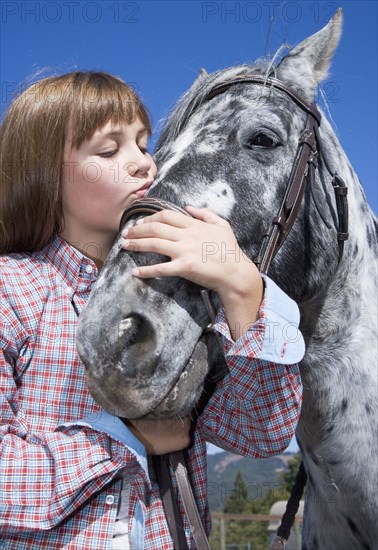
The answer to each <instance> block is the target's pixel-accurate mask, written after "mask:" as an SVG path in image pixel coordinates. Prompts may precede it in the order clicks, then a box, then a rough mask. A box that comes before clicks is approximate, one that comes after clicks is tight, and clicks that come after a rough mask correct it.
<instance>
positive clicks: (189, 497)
mask: <svg viewBox="0 0 378 550" xmlns="http://www.w3.org/2000/svg"><path fill="white" fill-rule="evenodd" d="M236 84H259V85H261V86H265V87H268V88H275V89H278V90H280V91H282V92H284V93H285V94H287V95H288V96H289V97H290V98H291V99H292V100H293V101H294V102H295V103H296V104H297V105H298V106H299V107H300V108H301V109H302V110H303V111H304V112H305V113H307V118H306V123H305V126H304V129H303V131H302V133H301V136H300V138H299V140H298V146H297V151H296V154H295V158H294V162H293V166H292V169H291V173H290V176H289V179H288V182H287V187H286V192H285V195H284V198H283V200H282V203H281V206H280V208H279V210H278V213H277V215H276V216H274V217H273V218H272V221H271V223H270V226H269V229H268V231H267V232H266V234H265V235H264V236H263V239H262V243H261V245H260V249H259V252H258V254H257V256H256V258H255V260H254V261H255V263H256V265H257V267H258V268H259V271H260V272H261V273H267V272H268V270H269V267H270V264H271V262H272V260H273V258H274V257H275V256H276V254H277V252H278V251H279V249H280V248H281V246H282V245H283V243H284V242H285V240H286V238H287V236H288V234H289V233H290V231H291V229H292V227H293V224H294V222H295V220H296V218H297V215H298V212H299V209H300V206H301V203H302V200H303V196H304V193H305V190H306V187H307V185H308V184H309V185H310V187H311V189H312V188H313V186H314V183H315V170H316V168H317V165H318V159H319V152H320V153H321V154H322V155H321V158H322V160H323V162H324V165H325V167H326V169H327V171H328V173H329V174H330V175H331V176H332V186H333V188H334V192H335V199H336V211H337V218H338V227H337V240H338V247H339V263H340V261H341V258H342V255H343V249H344V241H345V240H346V239H347V238H348V203H347V192H348V189H347V187H346V185H345V183H344V182H343V180H342V179H341V178H340V177H339V176H338V175H337V173H334V172H332V170H331V169H330V166H329V163H328V162H327V159H326V157H325V155H324V152H322V151H321V147H320V136H319V126H320V123H321V115H320V113H319V111H318V109H317V107H316V105H315V103H308V102H307V101H306V100H304V99H303V98H302V97H301V96H300V95H298V94H297V93H296V92H295V91H294V90H293V89H291V88H290V87H288V86H286V85H285V84H284V83H283V82H281V81H280V80H277V79H276V78H272V77H267V78H264V77H262V76H260V75H253V74H252V75H245V76H240V77H237V78H234V79H231V80H228V81H225V82H222V83H221V84H218V85H216V86H214V87H213V88H212V89H211V90H210V91H209V92H208V94H207V95H206V96H205V101H210V100H211V99H213V98H214V97H216V96H218V95H220V94H223V93H224V92H226V91H227V90H229V88H230V87H231V86H234V85H236ZM312 195H313V193H312ZM313 198H314V195H313ZM314 203H315V206H316V209H317V211H318V213H319V215H320V217H321V219H322V220H323V222H324V223H325V224H326V225H327V227H328V228H329V225H328V224H327V222H326V221H325V220H324V217H323V216H322V214H321V212H320V210H319V208H318V205H317V203H316V200H315V198H314ZM164 209H167V210H173V211H175V212H180V213H182V214H185V215H187V216H190V214H189V213H188V212H186V211H185V210H183V209H182V208H180V207H179V206H176V205H174V204H171V203H169V202H166V201H162V200H160V199H156V198H143V199H139V200H136V201H135V202H134V203H133V204H132V205H131V206H129V208H127V210H125V212H124V213H123V215H122V218H121V222H120V229H122V228H123V226H124V225H125V223H126V222H127V221H128V220H129V219H130V218H131V217H133V216H137V215H150V214H153V213H155V212H160V211H161V210H164ZM201 296H202V299H203V301H204V304H205V307H206V310H207V312H208V314H209V317H210V324H209V325H208V326H207V327H206V328H205V330H204V332H203V334H202V336H201V338H203V339H205V341H206V344H207V348H208V357H210V356H213V361H212V363H210V364H209V371H208V375H207V377H206V379H205V382H204V390H203V392H202V395H201V397H200V400H199V404H198V406H197V407H196V417H195V420H194V423H193V429H194V427H195V423H196V421H197V418H198V417H199V416H200V414H201V413H202V412H203V410H204V408H205V407H206V405H207V403H208V401H209V399H210V398H211V396H212V394H213V392H214V390H215V387H216V384H217V382H218V381H219V380H221V379H222V378H223V377H224V376H225V375H226V373H227V372H228V369H227V364H226V361H225V358H224V355H223V348H222V346H221V343H220V341H219V338H218V335H217V334H216V332H215V331H214V328H213V323H214V321H215V309H214V306H213V303H212V300H211V297H210V293H209V290H207V289H203V290H201ZM214 346H215V347H217V346H219V349H220V350H221V351H222V353H221V356H219V355H218V356H216V354H214V351H213V350H214ZM154 464H155V470H156V475H157V479H158V483H159V487H160V491H161V495H162V501H163V506H164V509H165V513H166V518H167V522H168V526H169V530H170V533H171V536H172V539H173V542H174V548H175V550H188V545H187V541H186V536H185V531H184V528H183V525H182V520H181V515H180V513H179V509H178V503H177V500H176V497H175V494H174V488H173V487H172V481H171V476H170V467H171V468H172V469H173V472H174V474H175V477H176V481H177V486H178V490H179V493H180V496H181V500H182V503H183V506H184V510H185V513H186V516H187V519H188V521H189V525H190V528H191V532H192V536H193V538H194V540H195V543H196V548H198V549H199V550H210V546H209V542H208V539H207V536H206V533H205V531H204V529H203V526H202V522H201V519H200V516H199V513H198V509H197V505H196V502H195V498H194V496H193V492H192V488H191V483H190V479H189V476H188V472H187V469H186V464H185V456H184V452H183V451H179V452H176V453H170V454H169V455H163V456H155V457H154ZM305 483H306V472H305V470H304V466H303V463H301V466H300V471H299V474H297V479H296V483H295V486H294V487H295V491H294V493H293V492H292V495H291V497H290V499H289V501H288V504H287V508H286V512H285V514H284V516H283V519H282V522H281V525H280V527H279V529H278V531H277V535H278V536H277V538H276V539H275V541H274V543H273V548H275V549H276V550H278V549H279V548H283V547H284V546H285V544H286V541H287V539H288V538H289V535H290V530H291V527H292V525H293V522H294V518H295V514H296V512H297V510H298V506H299V501H300V499H301V497H302V494H303V489H304V486H305Z"/></svg>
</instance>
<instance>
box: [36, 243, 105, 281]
mask: <svg viewBox="0 0 378 550" xmlns="http://www.w3.org/2000/svg"><path fill="white" fill-rule="evenodd" d="M37 257H38V259H39V260H40V261H41V262H44V263H45V262H46V263H49V264H50V265H51V266H52V267H53V269H55V270H56V271H57V272H58V273H59V274H60V276H61V277H62V278H63V280H64V282H65V283H66V284H67V285H68V286H69V287H71V288H72V289H73V290H76V289H77V287H78V285H79V283H80V282H81V281H82V280H83V279H86V281H87V283H88V282H90V281H94V280H96V279H97V276H98V269H97V266H96V264H95V263H94V261H93V260H91V259H90V258H87V257H86V256H84V254H83V253H82V252H80V251H79V250H77V249H76V248H74V247H73V246H71V245H70V244H68V242H67V241H65V240H64V239H62V237H60V236H59V235H54V236H53V237H52V238H51V240H50V241H49V242H48V243H47V245H46V246H44V248H42V250H41V251H39V252H38V253H37Z"/></svg>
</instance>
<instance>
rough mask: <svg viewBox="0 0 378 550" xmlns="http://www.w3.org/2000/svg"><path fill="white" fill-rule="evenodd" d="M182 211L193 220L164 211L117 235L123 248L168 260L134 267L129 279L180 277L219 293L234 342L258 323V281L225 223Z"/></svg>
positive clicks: (206, 213) (205, 213) (203, 210)
mask: <svg viewBox="0 0 378 550" xmlns="http://www.w3.org/2000/svg"><path fill="white" fill-rule="evenodd" d="M186 210H187V211H188V212H189V213H190V214H191V216H193V217H188V216H185V215H184V214H180V213H178V212H173V211H170V210H163V211H162V212H158V213H156V214H153V215H152V216H147V217H145V218H142V219H140V220H138V222H137V224H136V225H135V226H133V227H129V228H128V229H127V230H125V231H124V232H123V233H122V236H123V237H124V239H123V241H122V246H123V247H124V248H126V249H130V250H133V251H137V252H156V253H158V254H162V255H164V256H168V257H170V258H171V261H170V262H164V263H160V264H155V265H152V266H143V267H139V268H136V269H135V270H134V271H133V275H135V276H137V277H141V278H151V277H168V276H176V277H183V278H185V279H188V280H190V281H193V282H194V283H197V284H199V285H201V286H203V287H205V288H209V289H212V290H214V291H216V292H218V294H219V296H220V298H221V300H222V303H223V305H224V307H225V311H226V315H227V319H228V323H229V325H230V329H231V333H232V335H233V337H234V339H236V338H237V337H239V336H240V335H241V334H244V332H245V331H246V330H247V328H248V326H247V325H250V324H251V323H253V322H254V321H255V320H256V318H257V314H258V310H259V306H260V302H261V299H262V295H263V282H262V279H261V276H260V274H259V272H258V270H257V268H256V266H255V265H254V264H253V262H252V261H251V260H250V259H249V258H247V257H246V256H245V255H244V254H243V252H242V251H241V249H240V247H239V245H238V243H237V241H236V238H235V235H234V233H233V231H232V229H231V226H230V224H229V223H228V222H227V221H226V220H224V219H223V218H221V217H219V216H217V215H216V214H214V213H213V212H211V211H210V210H207V209H206V208H193V207H190V206H188V207H187V208H186Z"/></svg>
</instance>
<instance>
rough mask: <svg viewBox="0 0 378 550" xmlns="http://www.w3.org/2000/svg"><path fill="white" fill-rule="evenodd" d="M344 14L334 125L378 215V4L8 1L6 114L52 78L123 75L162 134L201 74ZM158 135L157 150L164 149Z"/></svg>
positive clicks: (329, 88)
mask: <svg viewBox="0 0 378 550" xmlns="http://www.w3.org/2000/svg"><path fill="white" fill-rule="evenodd" d="M338 6H341V7H342V8H343V11H344V17H345V21H344V33H343V37H342V40H341V44H340V46H339V49H338V51H337V52H336V55H335V57H334V62H333V66H332V72H331V74H330V76H329V78H328V80H327V81H326V83H325V84H324V85H323V89H324V92H325V95H326V97H327V100H328V105H329V108H330V111H331V115H332V118H333V120H334V123H335V125H336V128H337V132H338V135H339V137H340V139H341V142H342V144H343V147H344V149H345V150H346V151H347V153H348V155H349V157H350V159H351V161H352V164H353V165H354V167H355V169H356V171H357V173H358V175H359V177H360V179H361V181H362V183H363V185H364V188H365V191H366V194H367V197H368V200H369V203H370V205H371V206H372V207H373V209H374V210H375V211H377V210H378V209H377V160H376V159H377V2H376V1H375V0H374V1H357V0H353V1H342V0H341V1H338V2H332V1H331V2H329V1H320V2H319V1H313V0H310V1H301V2H292V1H284V2H282V1H279V0H272V1H268V0H264V1H223V2H217V1H190V2H188V1H173V0H172V1H161V2H159V1H147V0H146V1H135V2H134V1H117V0H114V1H113V0H109V1H86V0H84V1H79V0H60V1H57V0H55V1H54V0H46V1H33V0H26V1H8V0H3V1H2V2H1V111H2V112H3V111H4V108H5V107H6V105H7V104H8V103H9V100H10V98H11V97H12V94H13V93H14V92H17V90H20V89H22V88H23V87H24V86H25V85H26V84H27V82H28V81H30V79H31V78H32V77H33V75H35V74H36V73H39V72H40V71H42V74H43V75H48V74H51V73H52V72H54V71H59V72H65V71H69V70H72V69H75V68H79V69H101V70H106V71H109V72H111V73H115V74H117V75H119V76H120V77H122V78H123V79H124V80H126V81H127V82H131V83H133V85H134V86H135V87H136V88H137V90H139V92H140V94H141V95H142V97H143V99H144V101H145V102H146V103H147V105H148V106H149V108H150V111H151V113H152V118H153V122H154V126H155V128H158V122H159V121H161V119H162V118H163V117H164V116H165V115H166V114H167V112H168V109H169V108H170V107H171V106H172V105H173V104H174V103H175V101H176V100H177V99H178V97H179V96H180V95H181V94H182V93H183V92H184V91H185V90H186V89H187V88H188V87H189V85H190V84H191V82H192V80H193V79H194V78H195V77H196V75H197V72H198V70H199V68H200V67H205V68H206V69H207V70H208V71H209V72H210V71H214V70H216V69H219V68H223V67H226V66H230V65H234V64H238V63H245V62H249V61H251V60H254V59H256V58H258V57H261V56H263V55H264V54H274V52H275V51H276V50H277V49H278V47H279V46H280V45H281V44H283V43H287V44H290V45H295V44H296V43H298V42H299V41H300V40H302V39H304V38H305V37H307V36H308V35H310V34H312V33H314V32H316V31H317V30H319V29H320V28H321V27H322V26H323V25H324V24H325V23H326V22H327V21H328V19H329V17H330V16H331V15H332V14H333V13H334V12H335V11H336V9H337V7H338ZM156 137H157V131H156V132H155V133H154V139H153V141H152V145H153V144H154V143H155V141H156Z"/></svg>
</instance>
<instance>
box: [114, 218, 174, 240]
mask: <svg viewBox="0 0 378 550" xmlns="http://www.w3.org/2000/svg"><path fill="white" fill-rule="evenodd" d="M178 230H179V228H177V227H172V226H171V225H167V224H166V223H161V222H156V221H155V222H154V221H150V222H148V223H143V224H138V225H133V226H131V227H128V228H127V229H124V230H123V231H122V237H123V238H125V239H142V238H146V237H155V238H160V239H166V240H168V241H177V240H178V238H179V231H178Z"/></svg>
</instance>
